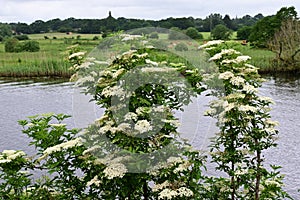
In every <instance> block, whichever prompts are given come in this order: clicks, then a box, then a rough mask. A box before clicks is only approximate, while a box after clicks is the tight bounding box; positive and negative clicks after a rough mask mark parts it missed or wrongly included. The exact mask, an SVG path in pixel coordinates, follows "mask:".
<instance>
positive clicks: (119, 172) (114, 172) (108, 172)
mask: <svg viewBox="0 0 300 200" xmlns="http://www.w3.org/2000/svg"><path fill="white" fill-rule="evenodd" d="M103 172H104V174H105V176H106V177H107V178H108V179H113V178H115V177H118V178H122V177H123V176H124V175H125V174H126V172H127V168H126V166H125V165H123V164H122V163H112V164H111V165H109V166H107V167H106V168H105V169H104V171H103Z"/></svg>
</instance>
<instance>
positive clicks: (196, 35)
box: [185, 27, 203, 39]
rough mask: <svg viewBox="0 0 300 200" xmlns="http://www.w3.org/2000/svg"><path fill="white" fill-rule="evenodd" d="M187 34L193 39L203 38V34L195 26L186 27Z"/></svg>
mask: <svg viewBox="0 0 300 200" xmlns="http://www.w3.org/2000/svg"><path fill="white" fill-rule="evenodd" d="M185 34H186V35H187V36H189V37H190V38H192V39H203V35H202V34H201V33H199V31H198V30H197V29H196V28H194V27H189V28H188V29H186V32H185Z"/></svg>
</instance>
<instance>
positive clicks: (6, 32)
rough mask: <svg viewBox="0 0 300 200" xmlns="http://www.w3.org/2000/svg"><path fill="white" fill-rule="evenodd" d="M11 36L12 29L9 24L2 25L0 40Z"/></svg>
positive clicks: (0, 24) (0, 26)
mask: <svg viewBox="0 0 300 200" xmlns="http://www.w3.org/2000/svg"><path fill="white" fill-rule="evenodd" d="M11 35H12V30H11V27H10V26H9V25H8V24H3V23H0V38H5V37H10V36H11ZM0 41H1V40H0Z"/></svg>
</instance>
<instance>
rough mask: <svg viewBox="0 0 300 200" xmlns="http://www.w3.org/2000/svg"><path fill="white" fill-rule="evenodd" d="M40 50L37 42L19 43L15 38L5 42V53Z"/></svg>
mask: <svg viewBox="0 0 300 200" xmlns="http://www.w3.org/2000/svg"><path fill="white" fill-rule="evenodd" d="M39 50H40V44H39V43H38V42H37V41H26V42H22V43H20V42H19V40H18V39H17V38H15V37H14V38H9V39H8V40H7V41H6V42H5V52H22V51H29V52H36V51H39Z"/></svg>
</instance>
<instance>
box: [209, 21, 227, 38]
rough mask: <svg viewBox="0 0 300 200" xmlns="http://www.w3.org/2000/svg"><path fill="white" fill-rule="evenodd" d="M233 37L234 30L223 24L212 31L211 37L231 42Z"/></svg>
mask: <svg viewBox="0 0 300 200" xmlns="http://www.w3.org/2000/svg"><path fill="white" fill-rule="evenodd" d="M231 35H232V30H230V29H229V28H227V27H226V26H225V25H223V24H219V25H217V26H216V27H215V28H214V29H213V30H212V31H211V36H212V38H213V39H215V40H229V38H230V36H231Z"/></svg>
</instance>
